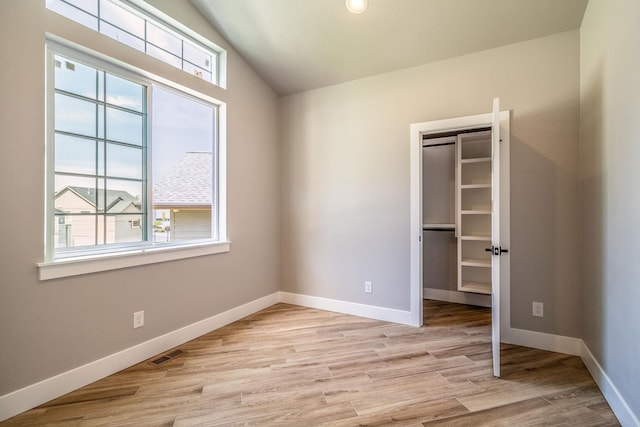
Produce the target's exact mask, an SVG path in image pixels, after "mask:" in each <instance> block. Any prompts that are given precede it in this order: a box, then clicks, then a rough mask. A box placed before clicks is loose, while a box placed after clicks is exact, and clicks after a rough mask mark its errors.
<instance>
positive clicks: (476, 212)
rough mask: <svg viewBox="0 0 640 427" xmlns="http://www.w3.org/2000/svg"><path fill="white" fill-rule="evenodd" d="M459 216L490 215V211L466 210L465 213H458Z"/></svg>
mask: <svg viewBox="0 0 640 427" xmlns="http://www.w3.org/2000/svg"><path fill="white" fill-rule="evenodd" d="M460 214H462V215H491V211H490V210H479V209H473V210H466V211H462V210H461V211H460Z"/></svg>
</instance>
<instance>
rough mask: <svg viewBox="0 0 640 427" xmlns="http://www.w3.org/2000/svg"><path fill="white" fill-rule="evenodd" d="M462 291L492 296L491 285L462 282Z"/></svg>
mask: <svg viewBox="0 0 640 427" xmlns="http://www.w3.org/2000/svg"><path fill="white" fill-rule="evenodd" d="M460 290H461V291H465V292H475V293H477V294H490V293H491V283H481V282H462V283H461V285H460Z"/></svg>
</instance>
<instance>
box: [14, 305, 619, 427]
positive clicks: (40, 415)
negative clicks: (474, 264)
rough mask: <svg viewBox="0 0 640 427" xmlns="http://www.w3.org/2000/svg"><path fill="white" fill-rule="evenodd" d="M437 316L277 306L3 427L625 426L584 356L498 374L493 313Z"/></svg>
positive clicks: (531, 360) (526, 358)
mask: <svg viewBox="0 0 640 427" xmlns="http://www.w3.org/2000/svg"><path fill="white" fill-rule="evenodd" d="M424 312H425V326H424V327H422V328H419V329H418V328H412V327H408V326H400V325H396V324H392V323H386V322H381V321H376V320H369V319H363V318H359V317H354V316H347V315H343V314H337V313H331V312H326V311H321V310H314V309H309V308H302V307H297V306H292V305H286V304H277V305H275V306H273V307H271V308H268V309H266V310H262V311H260V312H258V313H256V314H254V315H252V316H249V317H247V318H245V319H242V320H239V321H237V322H234V323H233V324H231V325H228V326H226V327H224V328H221V329H219V330H217V331H214V332H211V333H209V334H207V335H204V336H202V337H200V338H198V339H196V340H194V341H191V342H189V343H186V344H184V345H182V346H180V347H179V349H180V350H182V352H183V353H182V354H179V355H175V357H173V358H170V359H169V360H168V361H166V362H164V363H162V364H159V365H155V364H153V363H151V362H150V361H147V362H143V363H140V364H138V365H135V366H133V367H131V368H129V369H126V370H124V371H122V372H119V373H117V374H115V375H112V376H110V377H108V378H105V379H103V380H100V381H98V382H96V383H94V384H91V385H89V386H87V387H84V388H82V389H79V390H77V391H74V392H72V393H70V394H68V395H66V396H62V397H60V398H58V399H56V400H53V401H51V402H49V403H47V404H45V405H42V406H40V407H38V408H35V409H33V410H31V411H28V412H25V413H23V414H21V415H18V416H16V417H14V418H12V419H10V420H7V421H5V422H4V423H2V426H5V425H6V426H25V425H51V426H56V425H61V426H105V425H106V426H125V425H126V426H156V425H160V426H171V425H173V426H192V425H199V426H200V425H204V426H216V425H291V426H316V425H329V426H355V425H389V424H396V425H403V426H422V425H425V426H431V425H452V426H478V425H487V426H493V425H495V426H497V425H501V426H502V425H504V426H523V425H553V426H556V425H565V426H613V425H619V424H618V421H617V420H616V418H615V416H614V415H613V413H612V412H611V409H610V408H609V406H608V405H607V403H606V401H605V400H604V398H603V397H602V394H601V393H600V391H599V390H598V388H597V387H596V385H595V383H594V381H593V380H592V378H591V377H590V376H589V373H588V372H587V370H586V369H585V367H584V365H583V364H582V362H581V360H580V359H579V358H578V357H574V356H567V355H564V354H558V353H551V352H545V351H540V350H533V349H530V348H525V347H518V346H512V345H502V350H501V354H502V372H503V377H502V378H500V379H498V378H494V377H493V376H492V374H491V345H490V342H491V336H490V333H491V332H490V322H491V316H490V311H489V309H486V308H479V307H472V306H465V305H458V304H448V303H441V302H435V301H425V310H424ZM167 353H170V352H167ZM154 359H155V358H154Z"/></svg>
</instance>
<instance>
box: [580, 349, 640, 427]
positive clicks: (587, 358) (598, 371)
mask: <svg viewBox="0 0 640 427" xmlns="http://www.w3.org/2000/svg"><path fill="white" fill-rule="evenodd" d="M580 342H581V346H580V350H581V351H580V356H581V357H582V361H583V362H584V364H585V366H586V367H587V369H588V370H589V372H590V373H591V376H592V377H593V379H594V380H595V382H596V384H598V387H599V388H600V391H601V392H602V394H603V395H604V398H605V399H607V403H609V406H611V410H612V411H613V413H614V414H616V417H618V421H620V424H622V425H623V426H625V427H626V426H636V427H640V421H639V415H638V414H634V413H633V410H632V409H631V407H630V406H629V405H628V404H627V402H626V400H624V398H623V397H622V395H621V394H620V392H619V391H618V388H617V387H616V386H615V384H613V382H612V381H611V379H610V378H609V376H608V375H607V374H606V372H605V371H604V369H602V366H600V363H598V361H597V360H596V358H595V357H593V354H592V353H591V350H589V347H587V345H586V344H585V342H584V341H583V340H580ZM636 409H638V408H636Z"/></svg>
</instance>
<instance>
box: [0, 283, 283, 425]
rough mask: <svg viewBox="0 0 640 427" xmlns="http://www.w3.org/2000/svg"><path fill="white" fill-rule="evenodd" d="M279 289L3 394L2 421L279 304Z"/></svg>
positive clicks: (0, 410) (1, 399) (1, 405)
mask: <svg viewBox="0 0 640 427" xmlns="http://www.w3.org/2000/svg"><path fill="white" fill-rule="evenodd" d="M279 301H280V295H279V292H275V293H273V294H271V295H267V296H265V297H262V298H258V299H256V300H253V301H250V302H248V303H246V304H243V305H241V306H239V307H235V308H232V309H230V310H227V311H225V312H223V313H220V314H217V315H215V316H212V317H209V318H207V319H204V320H201V321H199V322H196V323H193V324H191V325H188V326H185V327H183V328H180V329H177V330H175V331H172V332H169V333H167V334H165V335H161V336H159V337H156V338H153V339H151V340H149V341H146V342H143V343H141V344H138V345H135V346H133V347H130V348H127V349H125V350H122V351H120V352H118V353H114V354H111V355H109V356H106V357H103V358H102V359H99V360H96V361H93V362H90V363H87V364H86V365H83V366H80V367H78V368H75V369H72V370H70V371H67V372H63V373H61V374H59V375H56V376H54V377H51V378H47V379H46V380H43V381H40V382H38V383H35V384H32V385H29V386H27V387H24V388H22V389H20V390H16V391H14V392H11V393H8V394H5V395H4V396H0V421H3V420H6V419H8V418H11V417H13V416H15V415H18V414H20V413H22V412H24V411H27V410H29V409H31V408H34V407H36V406H38V405H41V404H43V403H46V402H48V401H50V400H52V399H55V398H56V397H59V396H62V395H63V394H66V393H69V392H71V391H73V390H76V389H78V388H80V387H84V386H85V385H87V384H91V383H92V382H94V381H97V380H99V379H101V378H104V377H107V376H109V375H111V374H114V373H116V372H118V371H121V370H123V369H125V368H128V367H130V366H132V365H135V364H136V363H139V362H142V361H144V360H146V359H149V358H150V357H153V356H155V355H156V354H159V353H162V352H163V351H167V350H169V349H170V348H173V347H176V346H178V345H180V344H184V343H185V342H187V341H190V340H192V339H194V338H197V337H199V336H202V335H204V334H206V333H208V332H211V331H213V330H215V329H218V328H221V327H222V326H225V325H228V324H229V323H232V322H235V321H236V320H239V319H242V318H243V317H246V316H249V315H251V314H253V313H255V312H257V311H259V310H262V309H264V308H267V307H270V306H272V305H274V304H277V303H278V302H279Z"/></svg>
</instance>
